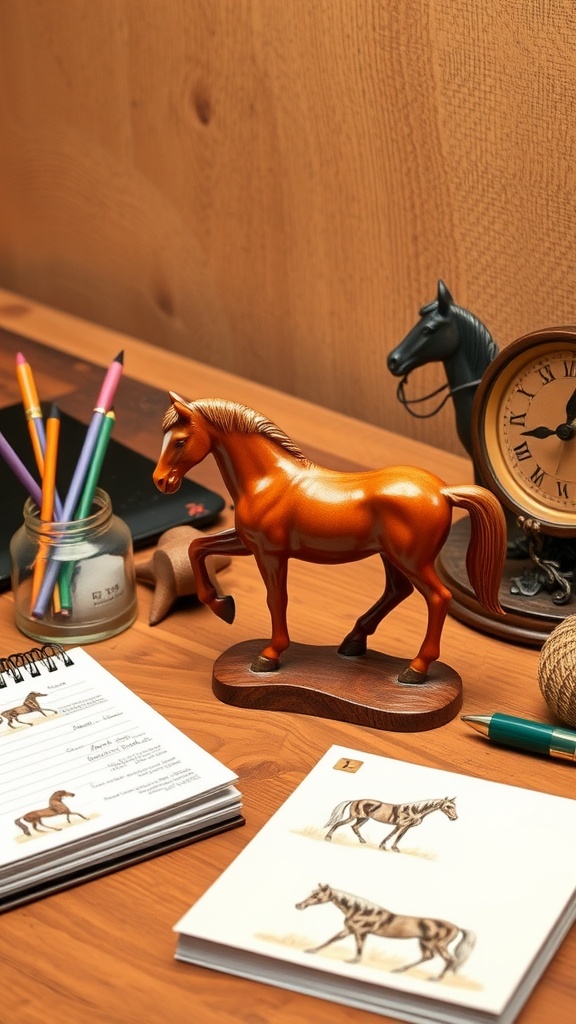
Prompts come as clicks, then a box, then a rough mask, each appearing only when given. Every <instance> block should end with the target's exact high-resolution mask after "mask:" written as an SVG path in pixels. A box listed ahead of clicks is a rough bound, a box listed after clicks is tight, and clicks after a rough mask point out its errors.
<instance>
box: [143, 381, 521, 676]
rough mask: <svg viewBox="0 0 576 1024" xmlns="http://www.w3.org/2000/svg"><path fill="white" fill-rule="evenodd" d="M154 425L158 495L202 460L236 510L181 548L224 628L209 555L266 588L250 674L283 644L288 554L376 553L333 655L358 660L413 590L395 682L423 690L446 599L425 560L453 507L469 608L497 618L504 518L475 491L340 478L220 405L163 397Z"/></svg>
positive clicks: (416, 472) (227, 612)
mask: <svg viewBox="0 0 576 1024" xmlns="http://www.w3.org/2000/svg"><path fill="white" fill-rule="evenodd" d="M170 398H171V400H172V405H171V406H170V408H169V409H168V411H167V412H166V414H165V416H164V421H163V430H164V442H163V445H162V451H161V454H160V458H159V460H158V464H157V466H156V469H155V471H154V482H155V483H156V486H157V487H158V488H159V489H160V490H161V491H164V492H165V493H167V494H171V493H173V492H174V491H176V490H177V489H178V487H179V486H180V482H181V480H182V477H183V476H184V474H185V473H187V472H188V470H190V469H191V468H192V467H193V466H195V465H197V464H198V463H199V462H201V461H202V459H204V458H205V457H206V456H207V455H208V454H209V453H210V452H211V453H212V455H213V456H214V458H215V459H216V463H217V465H218V468H219V470H220V473H221V474H222V478H223V480H224V483H225V484H226V487H227V489H228V491H229V492H230V495H231V497H232V500H233V502H234V508H235V529H232V530H224V531H222V532H221V533H217V534H211V535H207V536H205V537H202V538H200V539H198V540H195V541H193V542H192V544H191V545H190V549H189V557H190V562H191V564H192V569H193V572H194V575H195V577H196V580H197V587H198V597H199V598H200V600H201V601H202V602H203V603H204V604H205V605H207V606H208V607H209V608H211V609H212V611H213V612H215V614H216V615H219V616H220V618H222V619H224V620H225V621H226V622H232V621H233V619H234V601H233V598H232V597H230V596H227V597H222V596H220V595H219V594H218V593H217V591H216V589H215V587H214V585H213V583H212V582H211V581H210V578H209V576H208V573H207V570H206V558H207V557H208V555H211V554H212V555H213V554H220V555H254V557H255V559H256V563H257V565H258V568H259V570H260V573H261V575H262V578H263V580H264V583H265V585H266V590H267V601H268V607H269V609H270V616H271V620H272V637H271V640H270V643H269V644H268V645H267V646H266V647H265V648H264V649H263V650H262V651H261V653H260V654H259V656H258V657H257V658H256V659H255V661H254V662H253V664H252V666H251V668H252V670H253V671H255V672H271V671H274V670H275V669H277V668H279V665H280V655H281V654H282V652H283V651H284V650H286V648H287V647H288V645H289V643H290V637H289V634H288V628H287V624H286V606H287V601H288V594H287V587H286V581H287V569H288V559H289V558H299V559H302V560H303V561H307V562H316V563H324V564H336V563H342V562H353V561H357V560H358V559H361V558H366V557H367V556H369V555H373V554H379V555H380V558H381V559H382V562H383V563H384V568H385V571H386V585H385V589H384V592H383V594H382V596H381V597H380V598H379V599H378V600H377V601H376V603H375V604H374V605H373V606H372V607H371V608H369V609H368V611H366V612H364V614H363V615H361V616H360V618H359V619H358V620H357V622H356V624H355V626H354V628H353V629H352V631H351V632H350V633H349V634H348V635H347V636H346V637H345V638H344V640H343V641H342V643H341V645H340V647H339V649H338V652H339V654H341V655H344V656H345V657H357V656H358V655H361V654H365V653H366V638H367V636H369V635H371V634H372V633H374V631H375V629H376V628H377V626H378V624H379V623H380V622H381V620H382V619H383V618H384V616H385V615H387V614H388V612H390V611H392V609H393V608H395V607H396V605H398V604H399V603H400V602H401V601H403V600H404V599H405V598H407V597H408V596H409V595H410V594H411V593H412V591H413V589H414V588H416V590H418V591H419V592H420V593H421V594H422V595H423V597H424V599H425V601H426V604H427V607H428V627H427V630H426V635H425V637H424V641H423V643H422V646H421V648H420V650H419V652H418V654H417V655H416V657H415V658H414V659H413V660H412V661H411V662H410V665H409V666H408V667H407V668H406V669H405V670H404V671H403V672H402V673H401V674H400V676H399V680H400V682H403V683H421V682H424V680H425V679H426V675H427V672H428V668H429V666H430V664H431V662H433V661H435V660H436V659H437V658H438V657H439V654H440V637H441V633H442V628H443V625H444V620H445V618H446V613H447V611H448V605H449V603H450V599H451V594H450V591H449V590H447V589H446V587H445V586H444V585H443V584H442V583H441V582H440V580H439V578H438V576H437V574H436V572H435V569H434V562H435V560H436V557H437V555H438V553H439V551H440V550H441V548H442V546H443V545H444V543H445V541H446V539H447V537H448V533H449V530H450V526H451V522H452V509H453V508H461V509H465V510H466V512H468V513H469V515H470V520H471V536H470V544H469V547H468V552H467V558H466V565H467V570H468V575H469V578H470V582H471V584H472V587H473V589H474V591H475V593H476V595H477V597H478V600H479V601H480V602H481V604H483V605H484V606H485V607H486V608H487V609H489V610H490V611H491V612H492V613H495V614H503V612H502V609H501V607H500V604H499V600H498V589H499V583H500V579H501V575H502V569H503V565H504V559H505V556H506V526H505V520H504V514H503V512H502V509H501V506H500V505H499V503H498V501H497V500H496V498H495V497H494V496H493V495H492V494H491V493H490V492H489V491H487V490H485V489H484V488H482V487H478V486H476V485H474V484H467V485H462V486H460V487H448V486H446V484H444V483H443V482H442V480H440V479H439V478H438V477H436V476H434V475H433V474H432V473H428V472H427V471H426V470H424V469H417V468H414V467H409V466H389V467H387V468H385V469H378V470H372V471H370V470H358V471H357V472H347V473H342V472H337V471H335V470H331V469H323V468H322V467H321V466H316V465H314V463H312V462H310V461H309V460H308V459H307V458H306V457H305V455H304V454H303V453H302V451H301V450H300V448H299V447H298V446H297V445H296V444H295V443H294V442H293V441H291V440H290V438H289V437H287V435H286V434H285V433H284V432H283V431H282V430H280V429H279V428H278V427H276V426H275V425H274V424H273V423H271V422H270V421H269V420H267V419H266V418H265V417H264V416H262V415H260V414H259V413H257V412H255V411H254V410H253V409H250V408H248V407H247V406H244V405H239V404H237V403H235V402H229V401H224V400H221V399H202V400H200V401H196V402H191V403H188V402H186V401H185V400H184V399H182V398H180V397H179V396H178V395H176V394H174V393H173V392H170Z"/></svg>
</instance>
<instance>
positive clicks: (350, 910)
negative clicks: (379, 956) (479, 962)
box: [296, 885, 476, 981]
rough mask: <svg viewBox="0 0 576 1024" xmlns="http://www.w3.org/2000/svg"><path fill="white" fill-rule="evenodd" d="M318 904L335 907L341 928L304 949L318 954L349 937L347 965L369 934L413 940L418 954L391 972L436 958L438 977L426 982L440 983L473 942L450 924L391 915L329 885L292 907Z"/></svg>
mask: <svg viewBox="0 0 576 1024" xmlns="http://www.w3.org/2000/svg"><path fill="white" fill-rule="evenodd" d="M321 903H333V904H334V906H336V907H338V910H341V911H342V913H343V914H344V926H343V928H342V929H341V931H339V932H337V933H336V935H333V936H332V938H331V939H327V941H326V942H322V943H321V945H319V946H315V947H314V948H313V949H308V950H307V952H308V953H318V952H319V951H320V950H321V949H325V947H326V946H330V945H331V944H332V943H333V942H338V941H339V940H340V939H346V938H347V937H348V936H349V935H353V936H354V940H355V942H356V955H355V956H354V957H353V958H352V959H351V960H349V963H352V964H356V963H359V962H360V960H361V959H362V953H363V951H364V943H365V942H366V939H367V937H368V936H369V935H376V936H378V937H380V938H383V939H384V938H390V939H417V940H418V943H419V945H420V954H421V955H420V956H419V958H418V959H417V960H414V961H412V962H410V963H408V964H405V965H404V967H396V968H394V972H395V973H398V974H399V973H401V972H402V971H408V970H409V969H410V968H411V967H416V966H417V965H418V964H421V963H424V962H425V961H427V960H432V959H433V958H434V957H435V956H439V957H441V959H442V960H443V961H444V967H443V969H442V971H441V972H440V974H438V975H434V976H432V978H431V979H430V980H434V981H440V979H441V978H443V977H444V975H445V974H446V973H447V972H448V971H453V972H456V971H457V970H458V968H459V967H461V966H462V964H463V963H464V962H465V961H466V960H467V959H468V957H469V956H470V953H471V952H472V949H473V948H474V945H475V942H476V937H475V935H474V933H473V932H471V931H469V930H466V929H464V928H461V927H460V926H459V925H457V924H452V922H451V921H443V920H442V919H441V918H437V917H413V916H410V915H407V914H395V913H393V911H391V910H386V909H385V908H384V907H380V906H378V904H377V903H371V902H370V901H369V900H365V899H362V898H361V897H360V896H353V895H352V894H351V893H349V892H343V891H342V890H341V889H333V888H332V886H330V885H319V886H318V887H317V888H316V889H314V891H313V892H312V893H310V896H308V897H307V898H306V899H305V900H302V902H301V903H297V904H296V909H297V910H306V908H307V907H315V906H318V905H319V904H321ZM454 943H455V944H454ZM451 946H452V949H451V948H450V947H451Z"/></svg>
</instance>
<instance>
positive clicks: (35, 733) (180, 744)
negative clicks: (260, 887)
mask: <svg viewBox="0 0 576 1024" xmlns="http://www.w3.org/2000/svg"><path fill="white" fill-rule="evenodd" d="M0 750H1V752H2V772H1V773H0V911H4V910H9V909H10V908H12V907H15V906H18V905H19V904H22V903H27V902H30V901H31V900H33V899H36V898H38V897H39V896H45V895H48V894H49V893H52V892H56V891H58V890H60V889H64V888H68V887H70V886H72V885H77V884H78V883H80V882H84V881H87V880H88V879H90V878H94V877H97V876H98V875H102V874H106V873H108V872H110V871H114V870H117V869H118V868H122V867H126V866H127V865H128V864H132V863H135V862H136V861H139V860H143V859H145V858H147V857H152V856H155V855H156V854H159V853H164V852H166V851H167V850H169V849H174V848H175V847H177V846H182V845H184V844H185V843H191V842H195V841H196V840H199V839H203V838H205V837H206V836H208V835H213V834H215V833H217V832H223V831H225V830H226V829H230V828H234V827H236V826H237V825H242V824H243V823H244V818H243V817H242V814H241V796H240V793H239V791H238V789H237V788H236V786H235V785H234V783H235V782H236V781H237V776H236V775H235V774H234V773H233V772H232V771H230V770H229V769H228V768H227V767H225V765H223V764H221V763H220V762H219V761H218V760H216V758H214V757H213V756H212V755H211V754H209V753H208V752H207V751H205V750H203V749H202V748H201V747H200V746H198V745H197V744H196V743H195V742H194V741H193V740H191V739H189V738H188V737H187V736H185V735H184V733H182V732H180V730H179V729H177V728H176V727H175V726H173V725H172V724H171V723H170V722H168V721H167V720H166V719H165V718H163V717H162V715H160V714H158V712H156V711H154V710H153V708H151V707H150V706H149V705H148V704H146V703H145V701H143V700H141V699H140V697H138V696H136V694H134V693H132V691H131V690H129V689H128V688H127V687H126V686H124V685H123V684H122V683H121V682H120V681H119V680H118V679H116V677H115V676H113V675H111V674H110V672H108V671H107V670H106V669H104V668H103V666H101V665H100V664H99V663H98V662H97V661H96V660H95V659H94V658H93V657H92V656H91V655H90V654H88V653H87V652H86V651H85V650H84V649H83V648H81V647H76V648H73V649H71V650H67V651H65V650H64V649H63V648H62V647H60V646H59V645H57V644H45V645H44V646H43V647H38V648H34V649H32V650H31V651H27V652H26V653H24V654H18V655H12V656H11V657H9V658H4V659H0Z"/></svg>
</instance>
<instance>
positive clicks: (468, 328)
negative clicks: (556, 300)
mask: <svg viewBox="0 0 576 1024" xmlns="http://www.w3.org/2000/svg"><path fill="white" fill-rule="evenodd" d="M420 318H421V319H420V320H419V321H418V323H417V324H416V325H415V326H414V327H413V328H412V330H411V331H409V333H408V334H407V335H406V337H405V338H404V340H403V341H401V342H400V344H399V345H397V346H396V348H394V349H393V350H392V352H390V354H389V356H388V360H387V364H388V369H389V370H390V373H392V374H393V375H394V376H395V377H402V380H401V381H400V383H399V385H398V389H397V396H398V399H399V401H400V402H401V403H402V405H403V406H404V408H405V409H406V411H407V412H409V413H410V414H411V415H412V416H415V417H417V418H418V419H428V418H429V417H430V416H435V415H436V413H437V412H439V411H440V409H441V408H442V406H443V405H445V403H446V402H447V401H448V399H449V398H452V400H453V402H454V412H455V416H456V432H457V434H458V437H459V439H460V442H461V444H462V445H463V447H464V449H465V450H466V451H467V452H468V454H469V455H470V456H471V457H472V437H471V433H470V424H471V422H472V407H473V405H474V398H475V395H476V390H477V388H478V385H479V383H480V381H481V379H482V375H483V373H484V371H485V370H486V368H487V366H489V364H490V363H491V362H492V360H493V359H494V358H495V356H497V355H498V346H497V345H496V343H495V342H494V341H493V340H492V336H491V334H490V332H489V331H488V329H487V328H486V327H485V326H484V324H483V323H481V322H480V320H478V319H477V317H475V316H474V315H473V313H470V311H469V310H467V309H462V308H461V307H460V306H457V305H456V303H455V302H454V300H453V298H452V296H451V295H450V292H449V291H448V289H447V287H446V285H445V284H444V282H443V281H438V293H437V297H436V299H435V300H434V301H433V302H430V303H428V305H426V306H423V307H422V309H421V310H420ZM435 362H442V363H443V364H444V370H445V373H446V377H447V382H446V384H443V385H442V386H441V387H439V388H437V390H436V391H433V392H432V393H431V394H429V395H425V396H424V397H423V398H413V399H408V398H407V397H406V392H405V387H406V383H407V381H408V376H409V374H410V373H411V372H412V370H415V369H417V368H418V367H420V366H425V365H426V364H428V363H435ZM443 391H447V394H446V395H444V397H443V398H442V399H441V400H440V401H439V403H438V405H437V406H436V407H435V408H434V409H433V410H432V411H431V412H426V413H421V412H416V410H415V409H414V408H413V407H414V406H415V405H419V404H420V403H421V402H426V401H428V400H429V399H431V398H435V397H436V395H439V394H441V393H442V392H443Z"/></svg>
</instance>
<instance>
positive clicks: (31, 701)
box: [0, 691, 58, 729]
mask: <svg viewBox="0 0 576 1024" xmlns="http://www.w3.org/2000/svg"><path fill="white" fill-rule="evenodd" d="M45 696H46V694H45V693H38V691H32V693H29V694H28V696H27V697H26V699H25V700H24V703H23V704H19V705H18V707H16V708H7V709H6V710H5V711H0V721H1V720H2V719H3V718H4V719H5V720H6V721H7V722H8V725H9V726H10V728H11V729H14V728H15V726H14V722H16V723H17V725H33V724H34V723H33V722H22V721H20V715H31V714H33V712H35V711H39V712H40V714H41V715H44V717H45V718H47V717H48V712H50V714H51V715H57V714H58V712H57V711H54V709H53V708H41V707H40V704H39V702H38V697H45Z"/></svg>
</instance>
